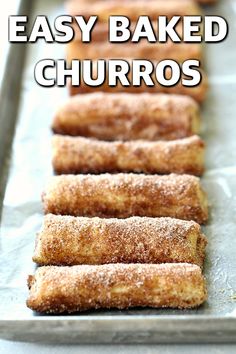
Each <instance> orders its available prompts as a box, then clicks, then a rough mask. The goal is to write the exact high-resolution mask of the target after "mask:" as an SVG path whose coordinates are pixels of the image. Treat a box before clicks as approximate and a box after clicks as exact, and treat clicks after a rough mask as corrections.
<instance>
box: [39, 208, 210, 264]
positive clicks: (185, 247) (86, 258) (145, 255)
mask: <svg viewBox="0 0 236 354" xmlns="http://www.w3.org/2000/svg"><path fill="white" fill-rule="evenodd" d="M205 246H206V238H205V236H204V235H203V234H202V233H201V229H200V226H199V225H198V224H197V223H195V222H194V221H183V220H178V219H173V218H147V217H142V218H141V217H132V218H128V219H100V218H86V217H77V218H75V217H73V216H61V215H52V214H49V215H46V216H45V218H44V223H43V227H42V230H41V231H40V233H39V234H38V236H37V239H36V246H35V252H34V256H33V260H34V262H36V263H38V264H40V265H79V264H105V263H193V264H197V265H199V266H202V264H203V261H204V257H205Z"/></svg>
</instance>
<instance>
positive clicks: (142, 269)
mask: <svg viewBox="0 0 236 354" xmlns="http://www.w3.org/2000/svg"><path fill="white" fill-rule="evenodd" d="M28 286H29V288H30V293H29V297H28V300H27V306H28V307H29V308H31V309H32V310H35V311H38V312H46V313H71V312H77V311H84V310H90V309H99V308H118V309H126V308H130V307H134V306H141V307H147V306H148V307H172V308H191V307H196V306H199V305H201V304H202V303H203V302H204V301H205V300H206V285H205V279H204V277H203V275H202V272H201V268H200V267H198V266H197V265H193V264H185V263H181V264H178V263H177V264H173V263H172V264H170V263H166V264H120V263H118V264H107V265H98V266H93V265H80V266H72V267H57V266H48V267H40V268H39V269H37V270H36V273H35V275H34V276H29V278H28Z"/></svg>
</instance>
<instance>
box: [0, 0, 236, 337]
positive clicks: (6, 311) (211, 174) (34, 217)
mask: <svg viewBox="0 0 236 354" xmlns="http://www.w3.org/2000/svg"><path fill="white" fill-rule="evenodd" d="M31 5H32V2H31V1H29V0H28V1H27V0H26V1H22V8H21V11H22V13H24V14H26V13H28V12H29V13H30V18H31V20H33V19H34V17H35V16H36V15H37V14H47V15H48V17H49V19H50V21H53V19H54V18H55V17H56V16H57V15H59V14H63V13H64V10H63V4H62V1H56V0H51V1H47V0H41V1H35V2H34V8H33V9H31V10H30V6H31ZM204 11H205V13H206V14H218V15H220V16H223V17H225V18H226V19H227V20H228V22H229V27H230V31H229V35H228V38H227V40H225V41H223V42H221V43H219V44H209V45H207V46H206V50H205V52H206V55H205V56H206V58H205V62H206V66H207V67H206V70H207V72H208V74H209V78H210V85H211V88H210V92H209V97H208V99H207V101H206V103H205V105H204V107H203V131H202V136H203V138H204V139H205V141H206V144H207V156H206V173H205V174H204V177H203V179H202V182H203V185H204V187H205V189H206V190H207V192H208V196H209V201H210V204H211V216H210V220H209V222H208V224H207V225H206V226H205V227H204V228H203V231H204V232H205V234H206V235H207V238H208V242H209V245H208V248H207V260H206V263H205V269H204V272H205V275H206V278H207V282H208V290H209V298H208V301H207V303H206V304H204V305H203V306H202V307H200V308H199V309H194V310H185V311H183V310H169V309H164V310H156V309H138V308H136V309H131V310H128V311H115V310H113V311H96V312H95V311H94V312H85V313H81V314H75V315H68V316H42V315H38V314H35V313H33V312H32V311H31V310H29V309H27V307H26V305H25V300H26V298H27V294H28V290H27V286H26V279H27V276H28V274H30V273H32V272H34V270H35V267H34V265H33V262H32V260H31V257H32V253H33V248H34V240H35V235H36V232H37V231H38V230H39V228H40V226H41V223H42V216H43V213H42V205H41V200H40V195H41V192H42V190H43V186H44V184H45V182H46V181H47V179H48V178H49V177H50V175H51V174H52V170H51V164H50V135H51V132H50V123H51V120H52V116H53V113H54V111H55V109H56V107H57V105H58V103H59V102H61V101H62V100H63V99H64V98H65V97H66V96H67V91H66V89H65V88H60V89H59V88H50V89H46V88H42V87H39V86H38V85H37V84H36V82H35V81H34V77H33V71H34V65H35V63H36V62H37V61H38V60H40V59H43V58H55V59H56V58H57V59H59V58H63V57H64V49H65V48H64V45H61V44H60V45H58V44H45V43H44V42H43V41H40V40H39V41H38V42H37V43H35V44H30V45H27V46H24V45H16V44H15V45H13V46H12V48H11V52H10V56H9V59H8V67H7V69H6V72H5V78H4V87H3V88H2V91H1V103H0V111H1V112H0V113H1V114H0V119H1V121H0V163H1V169H0V172H1V191H2V195H3V190H4V187H5V185H6V190H5V196H4V199H3V200H2V218H1V260H0V269H1V277H0V294H1V295H0V299H1V301H0V337H2V338H6V339H12V340H20V341H34V342H35V341H41V342H57V343H167V342H168V343H200V342H201V343H203V342H205V343H206V342H208V343H209V342H235V341H236V306H235V304H236V303H235V301H236V220H235V215H236V164H235V161H236V160H235V157H236V156H235V155H236V153H235V151H236V139H235V131H236V121H235V113H236V99H235V98H236V97H235V92H236V67H235V62H236V51H235V46H234V44H235V43H234V38H235V36H236V27H235V26H234V22H235V17H236V14H235V11H236V6H235V2H233V1H226V0H224V1H219V3H218V5H216V6H213V7H209V8H208V7H206V8H205V10H204ZM24 55H26V61H25V62H24V61H23V59H24ZM23 62H24V65H23ZM21 76H22V81H20V78H21ZM17 112H18V114H17ZM16 117H17V119H16ZM11 141H12V144H11ZM9 152H11V157H10V159H8V158H7V156H10V155H9ZM3 158H4V160H5V162H4V164H3ZM5 182H6V183H5Z"/></svg>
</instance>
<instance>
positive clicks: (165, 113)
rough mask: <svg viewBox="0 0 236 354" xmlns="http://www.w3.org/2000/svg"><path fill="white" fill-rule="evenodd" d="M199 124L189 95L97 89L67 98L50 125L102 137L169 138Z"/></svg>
mask: <svg viewBox="0 0 236 354" xmlns="http://www.w3.org/2000/svg"><path fill="white" fill-rule="evenodd" d="M199 125H200V113H199V106H198V104H197V103H196V102H195V101H194V100H193V99H192V98H190V97H186V96H181V95H166V94H145V93H144V94H125V93H116V94H111V93H101V92H100V93H93V94H86V95H77V96H75V97H72V98H70V99H69V100H68V101H67V102H66V103H65V104H64V105H62V106H61V107H60V108H59V109H58V111H57V113H56V115H55V117H54V120H53V124H52V129H53V131H54V132H55V133H58V134H66V135H83V136H86V137H95V138H98V139H103V140H119V139H121V140H136V139H146V140H171V139H179V138H183V137H186V136H190V135H193V134H196V133H198V131H199Z"/></svg>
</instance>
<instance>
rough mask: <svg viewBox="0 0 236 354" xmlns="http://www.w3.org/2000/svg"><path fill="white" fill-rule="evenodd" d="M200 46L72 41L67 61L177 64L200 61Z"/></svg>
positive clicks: (142, 42)
mask: <svg viewBox="0 0 236 354" xmlns="http://www.w3.org/2000/svg"><path fill="white" fill-rule="evenodd" d="M202 54H203V53H202V45H201V44H200V43H178V44H176V43H173V42H172V41H168V42H166V43H154V44H153V43H148V42H146V41H140V42H139V43H130V42H127V43H110V42H108V41H105V42H91V43H82V42H80V41H72V42H70V43H69V44H68V45H67V61H68V62H69V63H70V62H71V60H73V59H80V60H83V59H92V60H94V59H101V58H108V57H109V58H110V59H122V58H124V57H127V58H135V59H143V58H145V59H147V60H152V59H154V60H156V61H161V60H164V59H166V58H168V59H172V60H175V61H177V62H179V63H181V62H184V61H185V60H189V59H195V60H202Z"/></svg>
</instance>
